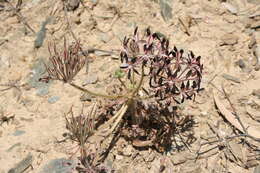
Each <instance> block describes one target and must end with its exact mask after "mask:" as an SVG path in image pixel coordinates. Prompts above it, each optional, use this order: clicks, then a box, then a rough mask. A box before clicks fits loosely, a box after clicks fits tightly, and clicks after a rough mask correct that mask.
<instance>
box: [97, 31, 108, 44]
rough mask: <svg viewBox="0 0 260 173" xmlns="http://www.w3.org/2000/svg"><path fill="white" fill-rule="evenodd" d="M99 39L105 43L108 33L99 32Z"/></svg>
mask: <svg viewBox="0 0 260 173" xmlns="http://www.w3.org/2000/svg"><path fill="white" fill-rule="evenodd" d="M99 39H100V40H101V41H102V42H104V43H107V42H108V41H109V40H110V37H109V35H108V34H106V33H100V34H99Z"/></svg>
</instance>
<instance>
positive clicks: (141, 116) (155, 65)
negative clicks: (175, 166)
mask: <svg viewBox="0 0 260 173" xmlns="http://www.w3.org/2000/svg"><path fill="white" fill-rule="evenodd" d="M80 51H81V47H80V44H79V43H76V44H73V45H72V46H69V47H68V48H67V46H66V45H65V44H64V50H63V51H62V52H61V53H59V52H57V50H56V47H55V45H54V55H52V54H51V57H50V62H51V66H46V69H47V72H48V76H47V77H45V78H42V80H44V81H48V80H60V81H63V82H65V83H69V84H70V85H71V86H73V87H75V88H77V89H79V90H81V91H83V92H87V93H89V94H92V95H95V96H100V97H103V98H106V99H110V100H112V104H111V105H107V106H106V110H105V111H103V113H104V112H106V113H107V112H113V111H109V110H110V109H113V110H117V112H116V113H115V114H114V115H112V116H113V117H112V118H110V119H109V120H108V121H107V122H105V123H111V124H112V126H111V128H110V133H112V132H114V131H115V130H116V129H118V128H117V127H119V125H120V128H121V130H120V135H122V136H124V137H126V138H127V139H128V140H130V141H131V142H132V144H133V145H134V146H136V147H155V148H156V149H158V150H159V151H165V149H167V148H169V147H170V146H171V145H172V143H173V142H175V143H178V142H176V140H175V139H176V136H178V138H179V139H181V141H182V142H183V144H184V145H186V146H187V143H191V142H192V141H193V140H194V138H192V137H191V136H192V134H189V133H188V134H187V133H186V132H187V131H188V130H189V129H190V128H191V127H192V125H193V121H192V118H191V117H190V116H181V115H180V114H177V113H176V105H177V104H180V103H183V102H184V101H185V100H186V99H195V96H196V93H197V92H199V91H200V90H201V87H200V84H201V79H202V70H203V65H202V64H201V62H200V59H201V57H200V56H195V55H194V53H193V52H188V53H185V52H184V50H182V49H177V48H176V47H173V48H171V47H170V43H169V40H168V39H166V38H165V37H161V36H160V35H159V34H157V33H152V32H151V31H150V29H149V28H148V29H146V31H145V34H144V35H143V36H140V35H139V32H138V28H136V29H135V31H134V34H133V35H132V36H131V37H129V38H128V37H125V38H124V40H123V49H122V51H121V53H120V59H121V66H120V67H119V70H118V71H117V72H116V76H117V79H118V81H119V83H120V85H121V86H120V87H121V88H122V91H120V92H118V93H114V94H109V95H108V94H100V93H95V92H92V91H90V90H88V89H86V88H83V87H81V86H78V85H77V84H75V83H73V81H72V80H73V78H74V77H75V75H76V74H77V73H78V72H79V71H80V69H81V68H82V67H83V65H84V62H85V60H83V59H81V58H80V57H79V52H80ZM115 107H116V108H115ZM118 107H119V108H118ZM103 116H104V117H106V116H107V117H108V115H107V114H103ZM74 126H78V124H76V123H74ZM71 128H72V127H71ZM72 129H73V128H72ZM184 138H185V140H184ZM83 142H84V141H83Z"/></svg>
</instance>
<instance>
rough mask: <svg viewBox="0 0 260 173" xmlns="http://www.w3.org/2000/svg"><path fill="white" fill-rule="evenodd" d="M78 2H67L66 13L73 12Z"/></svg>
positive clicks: (76, 0) (78, 0) (74, 0)
mask: <svg viewBox="0 0 260 173" xmlns="http://www.w3.org/2000/svg"><path fill="white" fill-rule="evenodd" d="M79 3H80V0H68V3H67V9H68V11H74V10H76V9H77V8H78V7H79Z"/></svg>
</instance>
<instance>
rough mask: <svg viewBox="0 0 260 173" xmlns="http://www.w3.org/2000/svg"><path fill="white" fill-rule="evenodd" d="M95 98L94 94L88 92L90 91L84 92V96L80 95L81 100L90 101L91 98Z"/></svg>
mask: <svg viewBox="0 0 260 173" xmlns="http://www.w3.org/2000/svg"><path fill="white" fill-rule="evenodd" d="M93 98H94V96H92V95H90V94H88V93H84V94H83V95H82V96H80V101H82V102H85V101H89V102H91V100H92V99H93Z"/></svg>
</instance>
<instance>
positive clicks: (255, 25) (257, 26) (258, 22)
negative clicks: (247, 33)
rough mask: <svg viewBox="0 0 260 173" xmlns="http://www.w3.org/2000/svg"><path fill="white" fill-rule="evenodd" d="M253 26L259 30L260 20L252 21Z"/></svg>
mask: <svg viewBox="0 0 260 173" xmlns="http://www.w3.org/2000/svg"><path fill="white" fill-rule="evenodd" d="M251 28H252V29H255V30H258V29H259V28H260V20H254V21H253V22H252V23H251Z"/></svg>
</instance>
